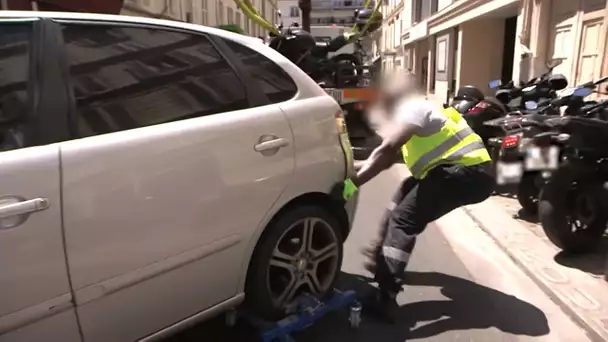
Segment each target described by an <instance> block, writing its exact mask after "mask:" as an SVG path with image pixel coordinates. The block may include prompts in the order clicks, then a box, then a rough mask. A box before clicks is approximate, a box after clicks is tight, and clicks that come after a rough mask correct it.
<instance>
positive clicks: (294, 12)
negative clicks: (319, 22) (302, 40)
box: [278, 0, 302, 27]
mask: <svg viewBox="0 0 608 342" xmlns="http://www.w3.org/2000/svg"><path fill="white" fill-rule="evenodd" d="M278 7H279V11H281V22H282V23H283V27H289V26H291V25H292V24H293V23H298V24H299V25H302V11H300V7H298V0H279V1H278Z"/></svg>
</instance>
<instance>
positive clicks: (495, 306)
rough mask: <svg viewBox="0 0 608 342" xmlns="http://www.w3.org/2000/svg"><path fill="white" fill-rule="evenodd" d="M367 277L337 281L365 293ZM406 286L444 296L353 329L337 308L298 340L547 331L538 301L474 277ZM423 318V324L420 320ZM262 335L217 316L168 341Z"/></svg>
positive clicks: (415, 275) (394, 340) (244, 339)
mask: <svg viewBox="0 0 608 342" xmlns="http://www.w3.org/2000/svg"><path fill="white" fill-rule="evenodd" d="M369 281H370V280H369V279H367V278H364V277H361V276H358V275H353V274H347V273H343V274H342V275H341V277H340V280H339V283H338V287H339V288H342V289H353V290H355V291H356V292H357V293H358V294H359V296H361V297H364V296H366V295H368V294H370V293H372V292H373V291H375V288H374V287H373V286H372V285H371V284H369ZM406 283H407V286H432V287H439V288H441V293H442V294H443V295H444V296H445V297H446V299H445V300H430V301H428V300H427V301H419V302H414V303H408V304H406V305H404V306H402V308H401V311H400V317H399V320H400V323H399V324H396V325H387V324H383V323H380V322H377V321H375V320H374V319H373V318H371V317H367V316H366V315H365V308H363V311H364V316H363V322H362V325H361V327H360V328H359V329H358V330H356V331H353V330H351V329H349V326H348V321H347V317H348V312H347V310H344V311H343V312H336V313H333V314H331V315H329V316H327V317H326V318H325V319H323V320H321V321H320V322H318V323H317V324H315V325H314V326H312V327H310V328H309V329H308V330H306V331H305V332H303V333H299V334H297V335H296V336H295V337H296V340H297V341H299V342H306V341H315V342H322V341H328V342H329V341H332V342H346V341H349V342H352V341H355V342H356V341H361V342H363V341H367V342H369V341H382V342H403V341H407V340H414V339H425V338H430V337H433V336H436V335H439V334H442V333H444V332H448V331H453V330H470V329H486V328H492V327H494V328H496V329H498V330H501V331H503V332H505V333H509V334H513V335H525V336H542V335H546V334H548V333H549V326H548V323H547V318H546V316H545V314H544V313H543V312H542V311H541V310H539V309H538V308H537V307H535V306H533V305H532V304H529V303H527V302H524V301H522V300H520V299H518V298H515V297H513V296H510V295H507V294H505V293H502V292H500V291H496V290H493V289H491V288H488V287H485V286H481V285H479V284H476V283H474V282H471V281H468V280H465V279H462V278H458V277H454V276H450V275H446V274H442V273H437V272H409V273H408V274H407V277H406ZM422 323H424V324H422ZM201 338H203V340H205V341H214V342H215V341H217V342H228V341H231V342H232V341H234V342H249V341H251V342H253V341H258V340H257V339H256V338H255V334H253V331H252V330H251V329H250V328H248V327H246V326H245V325H240V326H237V327H236V328H234V329H231V330H228V329H226V328H224V326H223V320H220V319H216V320H214V321H212V322H208V323H205V324H204V325H201V327H197V328H194V329H191V330H190V331H188V332H186V333H183V334H181V335H180V336H176V337H175V338H172V339H170V340H167V341H166V342H168V341H172V342H177V341H180V342H186V341H188V342H189V341H201Z"/></svg>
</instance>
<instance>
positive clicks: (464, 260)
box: [167, 166, 586, 342]
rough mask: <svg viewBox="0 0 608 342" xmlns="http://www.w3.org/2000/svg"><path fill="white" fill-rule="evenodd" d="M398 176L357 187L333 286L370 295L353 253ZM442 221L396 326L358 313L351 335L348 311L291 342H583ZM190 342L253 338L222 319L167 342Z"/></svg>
mask: <svg viewBox="0 0 608 342" xmlns="http://www.w3.org/2000/svg"><path fill="white" fill-rule="evenodd" d="M399 167H402V166H399ZM400 174H402V172H396V171H395V170H394V169H393V170H389V171H387V172H385V173H384V174H382V175H381V176H379V177H378V178H377V179H375V180H373V181H372V182H371V183H369V184H368V185H366V186H365V187H364V188H363V189H362V192H361V199H360V204H359V210H358V213H357V217H356V220H355V224H354V227H353V232H352V233H351V235H350V236H349V238H348V241H347V242H346V246H345V253H344V265H343V268H342V270H343V272H342V274H341V278H340V281H339V287H341V288H347V289H355V290H356V291H357V292H358V293H360V294H362V295H365V293H367V292H368V291H371V290H372V287H371V286H372V285H370V284H369V283H368V281H367V280H366V278H367V277H369V276H370V274H368V273H367V272H366V271H365V270H363V269H362V267H361V262H362V260H363V257H362V255H361V254H360V252H359V251H360V249H361V247H362V246H364V245H366V244H367V243H368V242H369V241H370V240H371V239H372V238H373V237H374V236H375V234H376V229H377V225H378V222H379V220H380V216H381V214H382V211H383V210H384V206H385V205H386V203H388V201H389V199H390V196H391V194H392V192H393V189H394V188H395V187H396V186H397V184H398V182H399V179H400V178H401V177H402V176H400ZM450 215H452V214H450ZM447 220H448V221H447V222H448V224H447V226H446V225H445V223H439V224H435V223H434V224H432V225H430V226H429V227H428V228H427V231H426V232H425V233H424V234H423V235H422V236H421V238H420V239H419V242H418V245H417V247H416V250H415V252H414V256H413V258H412V261H411V264H410V267H409V272H410V273H409V275H408V277H407V279H409V280H408V282H409V283H410V284H409V285H408V286H407V287H406V288H405V291H404V292H402V293H401V294H400V296H399V298H398V300H399V303H400V304H401V305H402V308H401V312H400V322H399V324H396V325H386V324H382V323H379V322H376V321H374V320H373V319H372V318H370V317H366V316H365V315H364V316H363V322H362V325H361V328H360V329H359V330H357V331H351V330H350V329H349V328H348V322H347V320H346V317H347V313H346V312H336V313H335V314H333V315H331V316H328V317H326V318H325V319H324V320H322V321H320V322H318V323H317V324H316V325H314V326H312V327H311V328H309V329H308V330H307V331H306V332H304V333H301V334H299V335H297V336H296V340H297V341H299V342H309V341H310V342H312V341H315V342H324V341H327V342H330V341H331V342H346V341H351V342H356V341H361V342H364V341H365V342H369V341H378V342H402V341H408V340H425V341H437V342H439V341H488V342H495V341H576V342H583V341H585V340H586V337H585V335H584V334H583V333H582V331H581V330H580V329H579V328H578V327H577V326H576V325H574V324H573V323H572V322H571V321H570V320H569V319H568V318H567V317H566V316H565V315H564V314H563V313H562V312H561V311H560V310H559V309H558V308H557V307H556V306H555V305H554V304H553V303H552V302H551V301H550V300H549V299H548V298H546V297H544V294H543V293H542V292H541V291H540V290H539V289H538V288H536V287H535V285H534V284H533V283H532V282H531V281H530V280H529V279H527V278H526V277H525V276H524V275H523V273H521V272H520V271H519V270H518V269H517V267H515V266H514V265H513V264H512V263H511V261H510V259H509V258H508V257H506V256H505V255H504V254H503V253H502V252H501V251H499V249H498V248H497V247H496V246H495V245H494V244H493V241H491V239H489V238H488V237H487V236H483V235H481V234H482V233H481V232H480V230H479V229H477V228H475V227H474V226H473V224H472V223H470V222H466V221H464V220H465V218H461V217H460V216H458V214H454V215H453V216H452V217H451V218H448V219H447ZM444 221H445V220H444ZM440 226H441V227H440ZM446 232H447V233H446ZM471 246H473V247H471ZM482 284H484V285H482ZM505 292H507V293H505ZM532 303H534V304H532ZM364 310H365V308H364ZM190 341H192V342H194V341H213V342H228V341H230V342H232V341H234V342H237V341H238V342H248V341H257V339H256V338H255V337H254V334H253V333H252V332H251V330H250V329H248V328H247V327H245V326H241V327H238V328H233V329H227V328H225V327H224V324H223V319H222V318H218V319H216V320H212V321H209V322H206V323H204V324H202V325H200V326H198V327H196V328H193V329H191V330H189V331H186V332H184V333H182V334H180V335H179V336H176V337H174V338H171V339H170V342H190ZM167 342H169V341H167Z"/></svg>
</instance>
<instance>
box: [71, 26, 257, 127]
mask: <svg viewBox="0 0 608 342" xmlns="http://www.w3.org/2000/svg"><path fill="white" fill-rule="evenodd" d="M62 31H63V36H64V41H65V46H66V54H67V60H68V63H69V68H70V75H71V86H72V89H73V94H74V98H75V101H76V113H77V118H76V120H77V121H78V127H79V133H80V135H81V136H89V135H95V134H102V133H110V132H116V131H121V130H127V129H132V128H139V127H144V126H150V125H156V124H161V123H166V122H171V121H177V120H183V119H189V118H195V117H200V116H204V115H209V114H215V113H222V112H227V111H233V110H238V109H244V108H247V107H249V104H248V101H247V97H246V91H245V88H244V86H243V85H242V83H241V82H240V80H239V79H238V77H237V75H236V74H235V72H234V71H233V70H232V68H231V67H230V66H229V64H228V62H227V61H226V60H224V58H223V57H222V56H221V55H220V54H219V53H218V52H217V51H216V50H215V48H214V47H213V45H212V44H211V43H210V41H209V40H208V39H207V38H206V37H204V36H202V35H193V34H187V33H183V32H176V31H169V30H159V29H153V28H136V27H120V26H94V25H76V24H66V25H64V27H63V30H62Z"/></svg>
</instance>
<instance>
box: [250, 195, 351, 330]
mask: <svg viewBox="0 0 608 342" xmlns="http://www.w3.org/2000/svg"><path fill="white" fill-rule="evenodd" d="M306 218H312V219H314V220H319V222H318V223H317V226H313V228H312V229H313V231H314V230H315V229H320V231H322V232H324V233H323V234H320V235H319V237H323V238H324V239H328V240H329V239H333V240H334V241H335V243H336V247H337V253H336V256H335V260H333V259H332V260H330V262H329V264H331V265H324V266H323V267H327V272H326V273H328V275H327V276H326V277H325V278H324V279H323V281H320V280H319V282H318V283H317V284H320V283H321V282H322V283H323V284H322V286H320V288H318V289H317V290H319V289H320V291H311V289H310V288H308V287H307V286H306V285H303V286H301V288H300V289H299V290H298V291H296V292H297V293H302V292H306V293H309V294H313V295H315V296H316V297H317V298H320V299H321V298H324V297H325V296H327V295H328V294H330V293H331V291H332V290H333V288H334V285H335V282H336V280H337V278H338V275H339V273H340V269H341V267H342V255H343V242H344V241H343V238H342V234H341V233H340V225H339V223H338V220H337V219H336V218H335V217H334V216H332V215H331V214H329V213H328V212H327V211H326V210H324V209H323V208H321V207H318V206H314V205H304V206H297V207H293V208H290V209H287V211H286V212H284V213H282V214H281V215H280V216H279V217H278V218H276V219H274V220H273V222H271V224H270V225H269V226H268V227H267V228H266V231H265V232H264V233H263V234H262V237H261V238H260V241H259V242H258V244H257V246H256V248H255V251H254V253H253V257H252V259H251V262H250V264H249V269H248V273H247V282H246V286H245V293H246V306H247V308H248V309H249V310H250V311H252V312H253V313H254V314H256V315H257V316H259V317H262V318H264V319H268V320H276V319H281V318H283V317H284V316H285V315H286V314H287V313H290V312H291V311H293V309H294V307H293V302H289V303H285V302H278V301H277V297H278V296H277V294H276V293H275V292H273V290H275V289H277V288H278V287H279V286H277V284H279V285H280V284H282V283H284V282H285V278H289V279H296V278H295V277H293V278H292V277H291V275H290V276H289V277H286V274H289V273H288V271H287V269H286V268H283V267H274V266H271V265H270V262H271V258H272V257H273V253H274V252H275V248H276V247H277V246H278V245H279V243H281V244H283V243H287V242H288V244H287V246H285V247H296V248H294V249H300V248H301V241H300V242H298V244H295V242H294V240H295V239H297V236H298V235H297V234H296V233H298V229H299V228H300V227H299V226H298V225H297V224H296V223H297V222H299V221H302V220H304V219H306ZM323 224H325V225H326V226H322V225H323ZM319 225H321V226H319ZM302 229H304V228H302ZM294 230H295V232H293V231H294ZM316 232H317V231H315V233H316ZM292 234H296V235H292ZM312 236H313V238H312V239H311V241H313V243H317V245H320V244H319V241H321V240H322V239H321V240H315V239H316V237H315V234H312ZM284 238H286V239H287V240H284ZM287 249H290V248H287ZM281 252H283V253H285V254H289V255H291V254H292V253H288V252H291V251H287V250H286V249H283V250H281ZM294 254H295V252H294ZM332 255H333V254H332ZM332 258H333V257H332ZM274 260H279V259H274ZM284 260H287V259H284ZM285 263H289V264H290V265H291V264H293V265H296V266H293V268H294V270H295V269H298V268H299V266H300V265H301V263H298V262H295V261H285ZM312 264H313V262H310V263H309V264H308V265H306V263H305V266H302V267H304V268H305V269H306V270H307V271H305V272H306V276H305V277H304V278H307V279H308V278H310V277H309V274H308V267H309V265H312ZM290 267H292V266H290ZM312 267H313V268H315V269H317V268H319V267H320V266H319V267H315V266H314V265H313V266H312ZM298 279H302V278H298Z"/></svg>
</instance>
